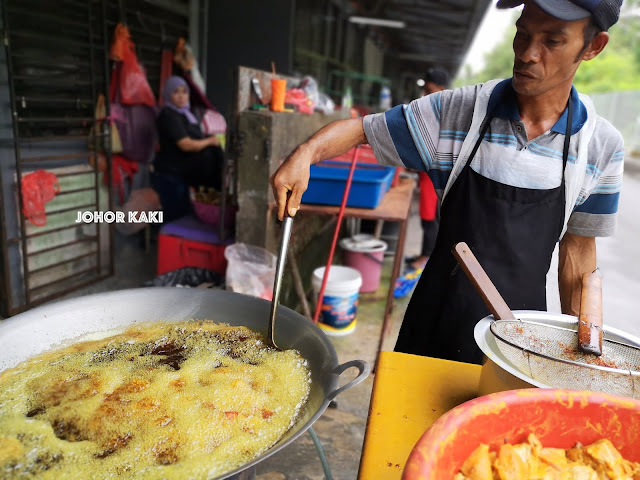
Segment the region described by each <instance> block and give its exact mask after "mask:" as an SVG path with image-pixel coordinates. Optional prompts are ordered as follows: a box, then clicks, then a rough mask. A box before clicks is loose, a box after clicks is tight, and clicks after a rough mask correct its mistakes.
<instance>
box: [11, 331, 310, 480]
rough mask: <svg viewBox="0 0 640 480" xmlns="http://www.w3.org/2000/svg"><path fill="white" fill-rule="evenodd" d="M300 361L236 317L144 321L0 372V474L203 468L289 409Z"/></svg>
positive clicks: (150, 473) (152, 473) (242, 453)
mask: <svg viewBox="0 0 640 480" xmlns="http://www.w3.org/2000/svg"><path fill="white" fill-rule="evenodd" d="M310 383H311V377H310V371H309V368H308V366H307V361H306V360H304V359H303V358H302V357H301V356H300V354H299V352H297V351H295V350H287V351H283V352H280V351H275V350H273V349H271V348H268V347H266V346H265V344H264V342H263V339H262V337H261V336H260V335H259V334H257V333H255V332H253V331H251V330H249V329H247V328H245V327H230V326H228V325H221V324H213V323H209V322H179V323H162V322H158V323H153V324H147V325H139V326H136V327H132V328H130V329H129V330H127V331H126V332H124V333H121V334H117V335H113V336H110V337H108V338H105V339H101V340H92V341H85V342H80V343H76V344H73V345H71V346H69V347H66V348H64V349H62V350H57V351H53V352H48V353H45V354H42V355H38V356H35V357H33V358H31V359H29V360H27V361H26V362H23V363H22V364H20V365H18V366H17V367H15V368H13V369H10V370H6V371H4V372H2V373H0V478H17V479H18V478H41V479H55V480H59V479H61V478H65V479H73V478H77V479H93V478H96V479H97V478H100V479H104V478H118V477H122V478H136V479H160V478H162V479H173V478H176V479H177V478H180V479H206V478H210V477H215V476H218V475H221V474H223V473H225V472H228V471H230V470H233V469H234V468H236V467H238V466H239V465H241V464H243V463H245V462H247V461H249V460H251V459H252V458H254V457H256V456H257V455H259V454H260V453H262V452H264V451H265V450H267V449H268V448H269V447H271V446H272V445H273V444H275V443H276V442H277V441H278V440H279V439H280V438H281V437H282V436H283V435H284V433H286V432H287V431H288V430H289V429H290V428H291V427H292V426H293V425H294V424H295V422H296V421H297V419H298V418H299V417H300V415H301V413H302V410H303V407H304V405H305V404H306V401H307V398H308V395H309V390H310Z"/></svg>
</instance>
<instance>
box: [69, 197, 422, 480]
mask: <svg viewBox="0 0 640 480" xmlns="http://www.w3.org/2000/svg"><path fill="white" fill-rule="evenodd" d="M414 200H415V201H414V202H413V205H412V212H411V218H410V221H409V227H408V232H407V241H406V244H405V245H406V246H405V252H404V253H405V255H407V256H412V255H417V254H418V253H419V246H420V241H421V240H420V238H421V228H420V220H419V217H418V206H417V205H418V204H417V194H416V195H415V198H414ZM143 246H144V242H143V241H142V236H141V235H140V236H135V237H122V236H117V238H116V244H115V275H114V276H113V277H111V278H109V279H106V280H104V281H102V282H99V283H96V284H94V285H91V286H88V287H86V288H83V289H81V290H79V291H77V292H73V293H71V294H69V295H67V296H65V297H64V298H72V297H78V296H81V295H89V294H93V293H100V292H106V291H114V290H121V289H126V288H137V287H141V286H142V284H143V283H144V282H145V281H146V280H149V279H151V278H153V277H154V276H155V267H156V244H155V242H152V243H151V246H150V248H149V250H148V251H145V249H144V248H143ZM391 265H392V257H390V256H388V257H385V265H384V268H383V271H382V278H381V282H380V287H379V288H378V290H377V291H376V292H374V293H367V294H361V295H360V298H359V306H358V314H357V318H358V324H357V328H356V330H355V331H354V332H353V333H352V334H350V335H347V336H344V337H330V338H331V342H332V343H333V345H334V347H335V349H336V352H337V354H338V359H339V362H340V363H344V362H347V361H349V360H353V359H360V360H365V361H367V362H369V363H370V364H371V365H372V366H373V364H374V362H375V356H376V350H377V347H378V341H379V335H380V331H381V326H382V320H383V318H382V317H383V314H384V307H385V303H386V298H387V297H386V296H387V289H388V285H389V283H388V278H389V275H390V272H391ZM408 298H409V297H406V298H402V299H397V300H396V301H395V304H394V305H395V306H394V312H393V328H392V332H391V335H390V336H389V337H388V338H387V339H386V341H385V344H384V349H385V350H392V349H393V346H394V345H395V340H396V336H397V332H398V330H399V328H400V323H401V320H402V317H403V315H404V311H405V309H406V306H407V303H408ZM354 376H355V369H354V370H353V372H350V371H347V372H345V373H344V374H343V375H342V377H343V379H344V380H343V381H342V382H341V384H344V383H347V382H348V381H349V380H351V378H353V377H354ZM372 386H373V376H370V377H369V378H367V379H366V380H365V381H364V382H362V383H361V384H360V385H357V386H355V387H353V388H351V389H348V390H346V391H344V392H342V393H341V394H340V395H339V396H338V397H337V398H336V400H337V402H336V403H337V408H329V409H327V410H326V412H325V413H324V415H323V416H322V417H321V418H320V419H319V420H318V421H317V422H316V423H315V424H314V430H315V432H316V433H317V435H318V437H319V438H320V442H321V443H322V445H323V447H324V450H325V454H326V457H327V461H328V463H329V466H330V468H331V472H332V476H333V478H334V479H335V480H353V479H355V478H356V477H357V473H358V466H359V462H360V454H361V450H362V443H363V439H364V433H365V427H366V420H367V413H368V409H369V399H370V396H371V389H372ZM256 473H257V479H256V480H321V479H324V478H325V476H324V472H323V469H322V465H321V463H320V460H319V457H318V454H317V452H316V449H315V447H314V444H313V442H312V440H311V437H310V435H309V434H304V435H302V436H301V437H300V438H298V439H297V441H296V442H294V443H293V444H291V445H290V446H289V447H287V448H286V449H284V450H283V451H281V452H279V453H277V454H275V455H273V456H271V457H270V458H268V459H267V460H266V461H264V462H262V463H261V464H259V465H258V467H257V472H256Z"/></svg>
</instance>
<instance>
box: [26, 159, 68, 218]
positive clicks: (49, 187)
mask: <svg viewBox="0 0 640 480" xmlns="http://www.w3.org/2000/svg"><path fill="white" fill-rule="evenodd" d="M21 184H22V185H21V189H22V214H23V215H24V218H26V219H27V220H29V221H30V222H31V223H33V224H34V225H36V226H37V227H44V226H45V225H46V224H47V215H46V214H45V208H44V204H45V203H47V202H49V201H51V200H53V197H55V196H56V194H57V193H60V183H59V182H58V177H56V176H55V175H54V174H53V173H51V172H47V171H46V170H36V171H35V172H31V173H28V174H26V175H24V176H23V177H22V182H21Z"/></svg>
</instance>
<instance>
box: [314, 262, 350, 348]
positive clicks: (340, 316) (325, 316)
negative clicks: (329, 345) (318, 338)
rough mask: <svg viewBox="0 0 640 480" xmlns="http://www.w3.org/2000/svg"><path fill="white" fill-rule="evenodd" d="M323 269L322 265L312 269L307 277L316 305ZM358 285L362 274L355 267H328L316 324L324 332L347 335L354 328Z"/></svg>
mask: <svg viewBox="0 0 640 480" xmlns="http://www.w3.org/2000/svg"><path fill="white" fill-rule="evenodd" d="M324 270H325V267H320V268H316V269H315V270H314V271H313V277H312V279H311V285H312V286H313V292H314V295H315V298H316V305H317V299H318V294H319V293H320V287H321V286H322V277H324ZM361 285H362V276H361V275H360V272H359V271H358V270H356V269H355V268H351V267H343V266H341V265H332V266H331V268H330V269H329V278H328V279H327V285H326V287H325V289H324V297H323V299H322V309H321V313H320V316H319V318H318V326H319V327H320V328H321V329H322V330H323V331H324V332H325V333H326V334H327V335H334V336H340V335H347V334H349V333H351V332H353V331H354V330H355V328H356V313H357V310H358V292H359V291H360V286H361Z"/></svg>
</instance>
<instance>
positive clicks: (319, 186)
mask: <svg viewBox="0 0 640 480" xmlns="http://www.w3.org/2000/svg"><path fill="white" fill-rule="evenodd" d="M350 168H351V165H349V164H346V163H344V162H331V161H325V162H320V163H317V164H315V165H312V166H311V177H310V179H309V187H308V188H307V191H306V192H304V195H303V196H302V201H303V202H304V203H317V204H321V205H340V204H341V203H342V196H343V195H344V189H345V187H346V184H347V177H348V176H349V169H350ZM393 174H394V168H393V167H385V166H382V165H366V164H365V165H359V164H358V165H356V169H355V171H354V172H353V179H352V182H351V189H350V190H349V198H348V199H347V207H355V208H376V207H377V206H378V205H379V204H380V201H381V200H382V198H383V197H384V195H385V193H387V191H388V190H389V188H390V187H391V181H392V180H393Z"/></svg>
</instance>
